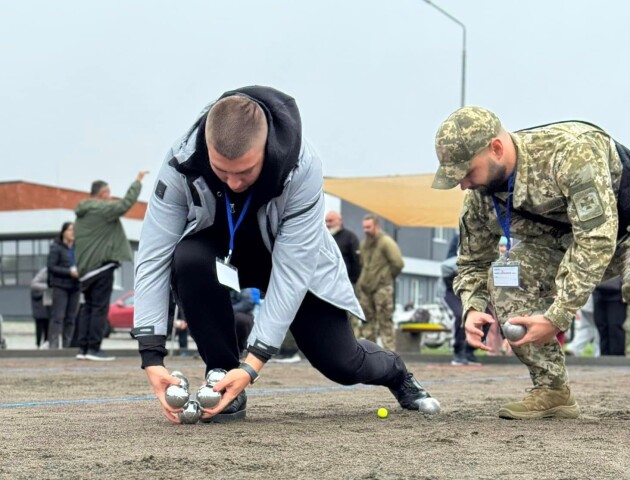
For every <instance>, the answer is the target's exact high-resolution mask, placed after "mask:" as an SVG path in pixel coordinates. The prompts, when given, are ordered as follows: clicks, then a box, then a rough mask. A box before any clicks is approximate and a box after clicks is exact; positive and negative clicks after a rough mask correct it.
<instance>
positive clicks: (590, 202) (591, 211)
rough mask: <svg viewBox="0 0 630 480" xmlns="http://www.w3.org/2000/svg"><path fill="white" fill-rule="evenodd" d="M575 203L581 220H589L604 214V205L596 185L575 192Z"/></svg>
mask: <svg viewBox="0 0 630 480" xmlns="http://www.w3.org/2000/svg"><path fill="white" fill-rule="evenodd" d="M573 203H574V204H575V209H576V211H577V215H578V218H579V219H580V221H581V222H588V221H589V220H593V219H594V218H597V217H600V216H602V215H603V214H604V207H603V206H602V202H601V200H600V199H599V195H598V193H597V190H596V189H595V187H588V188H586V189H584V190H581V191H579V192H577V193H575V194H574V195H573Z"/></svg>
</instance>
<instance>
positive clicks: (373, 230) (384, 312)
mask: <svg viewBox="0 0 630 480" xmlns="http://www.w3.org/2000/svg"><path fill="white" fill-rule="evenodd" d="M363 232H364V233H365V238H364V239H363V241H362V242H361V245H360V247H359V252H360V258H361V274H360V275H359V280H358V281H357V287H356V290H357V294H358V296H359V302H360V303H361V308H363V311H364V312H365V320H366V322H365V324H363V325H362V326H361V330H362V333H363V336H364V337H365V338H366V339H368V340H371V341H372V342H375V343H376V342H377V341H378V339H379V338H380V340H381V342H382V345H383V348H385V349H386V350H391V351H394V350H395V349H396V345H395V343H394V319H393V314H394V281H395V279H396V277H397V276H398V275H399V274H400V272H402V269H403V267H404V266H405V263H404V262H403V259H402V254H401V253H400V248H399V247H398V244H397V243H396V242H395V241H394V239H393V238H392V237H390V236H389V235H387V234H386V233H385V232H383V231H382V230H381V221H380V219H379V218H378V217H377V216H376V215H374V214H371V213H369V214H367V215H366V216H365V217H363Z"/></svg>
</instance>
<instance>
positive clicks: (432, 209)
mask: <svg viewBox="0 0 630 480" xmlns="http://www.w3.org/2000/svg"><path fill="white" fill-rule="evenodd" d="M433 176H434V175H433V174H432V173H431V174H425V175H396V176H386V177H354V178H330V177H326V178H324V191H325V192H326V193H328V194H330V195H334V196H336V197H339V198H341V199H343V200H345V201H347V202H350V203H353V204H355V205H357V206H359V207H361V208H363V209H365V210H368V211H370V212H373V213H375V214H377V215H379V216H380V217H382V218H385V219H387V220H389V221H390V222H392V223H394V224H395V225H397V226H399V227H453V228H457V226H458V223H459V212H460V210H461V207H462V202H463V199H464V192H463V191H462V190H461V189H459V188H453V189H451V190H434V189H432V188H431V183H432V182H433Z"/></svg>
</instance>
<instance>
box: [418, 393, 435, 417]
mask: <svg viewBox="0 0 630 480" xmlns="http://www.w3.org/2000/svg"><path fill="white" fill-rule="evenodd" d="M418 410H419V411H420V413H424V414H425V415H437V414H438V413H440V402H438V401H437V400H436V399H435V398H433V397H427V398H423V399H422V400H420V402H419V403H418Z"/></svg>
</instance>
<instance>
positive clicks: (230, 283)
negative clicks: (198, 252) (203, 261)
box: [216, 258, 241, 292]
mask: <svg viewBox="0 0 630 480" xmlns="http://www.w3.org/2000/svg"><path fill="white" fill-rule="evenodd" d="M216 264H217V280H219V283H220V284H221V285H225V286H226V287H229V288H231V289H233V290H236V291H237V292H240V291H241V286H240V283H239V281H238V269H237V268H236V267H233V266H232V265H230V264H229V263H226V262H224V261H223V260H221V259H220V258H217V260H216Z"/></svg>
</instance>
